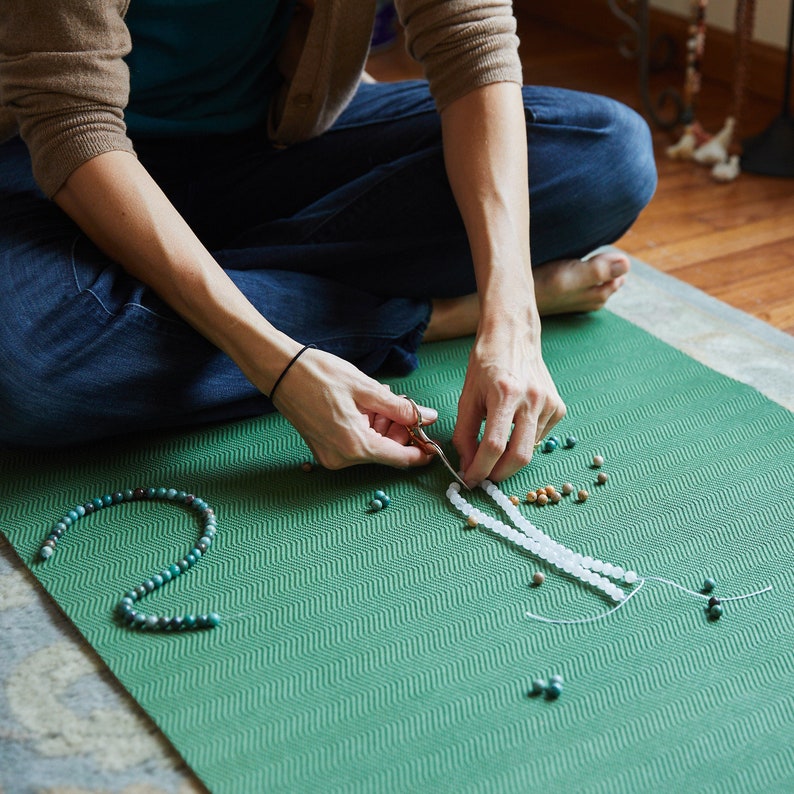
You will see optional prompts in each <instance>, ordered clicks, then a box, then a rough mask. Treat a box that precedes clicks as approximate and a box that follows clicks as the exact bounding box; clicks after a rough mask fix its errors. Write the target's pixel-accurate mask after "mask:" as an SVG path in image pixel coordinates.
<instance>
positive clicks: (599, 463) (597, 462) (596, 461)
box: [593, 455, 604, 468]
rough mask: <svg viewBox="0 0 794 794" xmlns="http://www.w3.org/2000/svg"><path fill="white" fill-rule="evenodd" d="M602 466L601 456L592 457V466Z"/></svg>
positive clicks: (602, 459)
mask: <svg viewBox="0 0 794 794" xmlns="http://www.w3.org/2000/svg"><path fill="white" fill-rule="evenodd" d="M603 465H604V457H603V455H594V456H593V466H595V467H596V468H599V467H600V466H603Z"/></svg>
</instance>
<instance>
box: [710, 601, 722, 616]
mask: <svg viewBox="0 0 794 794" xmlns="http://www.w3.org/2000/svg"><path fill="white" fill-rule="evenodd" d="M723 612H724V610H723V608H722V604H714V606H711V607H709V620H719V619H720V618H721V617H722V614H723Z"/></svg>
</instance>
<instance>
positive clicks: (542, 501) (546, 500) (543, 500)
mask: <svg viewBox="0 0 794 794" xmlns="http://www.w3.org/2000/svg"><path fill="white" fill-rule="evenodd" d="M548 503H549V497H548V496H546V494H545V493H542V494H538V504H539V505H545V504H548Z"/></svg>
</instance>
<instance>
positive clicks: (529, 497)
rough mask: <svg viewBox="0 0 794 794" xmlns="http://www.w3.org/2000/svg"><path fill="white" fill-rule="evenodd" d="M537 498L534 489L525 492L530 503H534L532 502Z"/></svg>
mask: <svg viewBox="0 0 794 794" xmlns="http://www.w3.org/2000/svg"><path fill="white" fill-rule="evenodd" d="M537 498H538V495H537V494H536V493H535V492H534V491H530V492H529V493H528V494H527V501H528V502H529V503H530V504H532V503H534V502H535V501H536V500H537Z"/></svg>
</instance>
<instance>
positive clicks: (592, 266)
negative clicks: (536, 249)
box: [532, 251, 629, 317]
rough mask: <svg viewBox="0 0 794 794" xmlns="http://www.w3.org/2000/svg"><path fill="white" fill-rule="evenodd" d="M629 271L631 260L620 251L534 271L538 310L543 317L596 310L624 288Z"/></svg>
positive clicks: (567, 261) (572, 260)
mask: <svg viewBox="0 0 794 794" xmlns="http://www.w3.org/2000/svg"><path fill="white" fill-rule="evenodd" d="M628 272H629V260H628V257H627V256H626V255H625V254H622V253H620V252H617V251H609V252H607V253H603V254H596V255H595V256H592V257H590V258H589V259H585V260H581V259H560V260H558V261H556V262H547V263H546V264H545V265H541V266H540V267H536V268H535V269H534V270H533V271H532V275H533V277H534V279H535V298H536V300H537V302H538V311H539V312H540V315H541V317H544V316H548V315H550V314H567V313H569V312H593V311H596V310H597V309H600V308H602V307H603V305H604V304H605V303H606V302H607V300H608V299H609V298H610V297H611V296H612V295H613V294H614V293H615V292H617V291H618V290H619V289H620V288H621V287H622V286H623V284H624V283H625V281H626V274H627V273H628Z"/></svg>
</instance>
